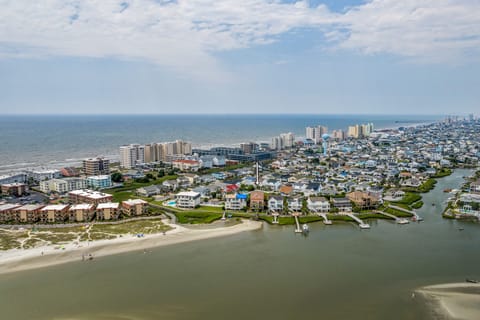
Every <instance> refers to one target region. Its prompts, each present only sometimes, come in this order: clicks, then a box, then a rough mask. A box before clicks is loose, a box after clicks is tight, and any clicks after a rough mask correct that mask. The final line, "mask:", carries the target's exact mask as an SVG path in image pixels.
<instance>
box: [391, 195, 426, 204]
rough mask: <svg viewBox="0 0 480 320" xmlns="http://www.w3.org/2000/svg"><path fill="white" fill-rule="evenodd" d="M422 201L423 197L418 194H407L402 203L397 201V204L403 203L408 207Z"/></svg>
mask: <svg viewBox="0 0 480 320" xmlns="http://www.w3.org/2000/svg"><path fill="white" fill-rule="evenodd" d="M419 200H422V196H421V195H419V194H418V193H412V192H407V193H405V196H404V197H403V198H402V200H400V201H396V202H395V203H403V204H407V205H411V204H412V203H414V202H417V201H419Z"/></svg>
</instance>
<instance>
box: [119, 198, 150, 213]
mask: <svg viewBox="0 0 480 320" xmlns="http://www.w3.org/2000/svg"><path fill="white" fill-rule="evenodd" d="M147 208H148V202H147V201H145V200H142V199H133V200H132V199H128V200H126V201H122V211H123V213H125V214H126V215H127V216H141V215H144V214H146V213H147Z"/></svg>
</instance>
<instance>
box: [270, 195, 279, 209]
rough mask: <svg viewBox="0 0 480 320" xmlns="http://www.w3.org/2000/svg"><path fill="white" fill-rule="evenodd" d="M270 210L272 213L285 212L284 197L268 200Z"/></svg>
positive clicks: (272, 197)
mask: <svg viewBox="0 0 480 320" xmlns="http://www.w3.org/2000/svg"><path fill="white" fill-rule="evenodd" d="M268 210H270V211H282V210H283V197H282V196H270V198H268Z"/></svg>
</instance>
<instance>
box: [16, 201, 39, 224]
mask: <svg viewBox="0 0 480 320" xmlns="http://www.w3.org/2000/svg"><path fill="white" fill-rule="evenodd" d="M43 207H44V205H41V204H27V205H24V206H21V207H18V208H16V209H14V213H15V214H14V218H13V220H14V221H15V222H37V221H39V220H41V212H40V211H41V210H42V208H43Z"/></svg>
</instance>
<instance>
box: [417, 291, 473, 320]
mask: <svg viewBox="0 0 480 320" xmlns="http://www.w3.org/2000/svg"><path fill="white" fill-rule="evenodd" d="M416 292H417V293H419V294H421V295H423V297H425V298H426V299H427V300H428V301H431V302H433V304H434V305H436V306H437V307H438V309H439V311H441V312H442V313H443V314H445V315H446V316H447V317H449V318H452V319H463V320H470V319H472V320H473V319H475V320H476V319H480V284H476V283H467V282H465V283H448V284H439V285H433V286H427V287H423V288H420V289H418V290H416Z"/></svg>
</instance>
